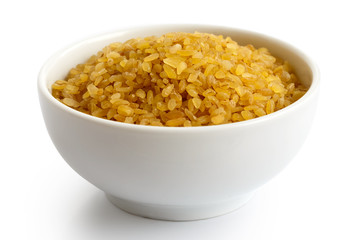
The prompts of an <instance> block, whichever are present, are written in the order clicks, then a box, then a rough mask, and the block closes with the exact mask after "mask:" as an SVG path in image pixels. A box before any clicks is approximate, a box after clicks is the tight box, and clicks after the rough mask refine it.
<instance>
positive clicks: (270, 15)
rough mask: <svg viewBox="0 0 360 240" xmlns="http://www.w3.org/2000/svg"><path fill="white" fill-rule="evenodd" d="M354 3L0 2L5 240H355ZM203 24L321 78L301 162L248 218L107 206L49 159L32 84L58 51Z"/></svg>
mask: <svg viewBox="0 0 360 240" xmlns="http://www.w3.org/2000/svg"><path fill="white" fill-rule="evenodd" d="M356 2H357V1H346V0H343V1H315V0H312V1H305V0H303V1H292V2H291V1H274V0H272V1H227V0H221V1H195V0H192V1H186V0H183V1H170V0H169V1H155V0H152V1H135V0H134V1H130V0H128V1H106V0H103V1H90V0H88V1H76V0H71V1H65V0H62V1H39V0H32V1H1V3H0V24H1V28H0V31H1V33H0V34H1V37H0V43H1V44H0V73H1V75H0V76H1V78H0V98H1V101H0V106H1V109H0V114H1V115H0V116H1V118H0V123H1V124H0V138H1V144H0V148H1V151H0V161H1V162H0V239H29V240H32V239H36V240H43V239H46V240H53V239H54V240H60V239H61V240H63V239H66V240H82V239H86V240H92V239H102V240H107V239H130V240H131V239H140V240H141V239H209V240H211V239H225V240H227V239H256V240H258V239H276V240H283V239H292V240H294V239H295V240H296V239H327V240H328V239H346V240H352V239H357V240H358V239H360V163H359V161H360V154H359V149H360V141H359V135H360V127H359V125H360V118H359V109H360V106H359V103H360V97H359V93H360V74H359V73H360V34H359V32H360V30H359V29H360V28H359V22H360V17H359V7H358V6H356V5H355V4H356ZM153 23H156V24H158V23H204V24H216V25H225V26H232V27H238V28H243V29H248V30H253V31H258V32H262V33H265V34H269V35H272V36H274V37H276V38H280V39H282V40H285V41H287V42H289V43H291V44H293V45H295V46H297V47H298V48H300V49H302V50H303V51H304V52H306V53H307V54H308V55H309V56H310V57H312V58H313V59H314V60H315V62H316V63H317V64H318V66H319V68H320V71H321V96H320V101H319V108H318V112H317V115H316V118H315V122H314V126H313V128H312V131H311V134H310V135H309V137H308V139H307V141H306V143H305V145H304V146H303V148H302V150H301V152H300V153H299V154H298V155H297V156H296V158H295V159H294V160H293V162H292V163H291V164H290V165H289V166H288V167H287V168H286V169H285V171H283V172H282V173H281V174H279V175H278V176H277V177H276V178H275V179H273V180H272V181H271V182H269V183H268V184H267V185H265V186H264V187H263V188H261V189H260V190H259V191H258V193H257V195H256V196H255V197H254V198H253V199H252V200H251V201H250V202H249V203H248V204H247V205H245V206H244V207H243V208H241V209H239V210H237V211H235V212H232V213H230V214H227V215H224V216H221V217H217V218H213V219H208V220H202V221H196V222H178V223H176V222H164V221H155V220H149V219H144V218H140V217H135V216H132V215H129V214H127V213H124V212H122V211H121V210H118V209H117V208H115V207H114V206H113V205H111V204H110V203H109V202H108V201H107V200H106V199H105V197H104V195H103V193H102V192H101V191H100V190H98V189H96V188H95V187H93V186H92V185H90V184H89V183H88V182H86V181H85V180H84V179H82V178H81V177H80V176H78V175H77V174H76V173H75V172H74V171H73V170H72V169H71V168H70V167H69V166H68V165H67V164H66V163H65V161H63V160H62V158H61V157H60V155H59V154H58V153H57V151H56V150H55V148H54V146H53V145H52V143H51V140H50V138H49V136H48V135H47V132H46V129H45V125H44V123H43V120H42V116H41V112H40V108H39V103H38V98H37V90H36V81H37V74H38V72H39V70H40V68H41V66H42V64H43V63H44V62H45V61H46V60H47V58H48V57H50V56H51V55H52V54H53V53H54V52H56V51H57V50H59V49H62V48H63V47H66V46H67V45H69V44H72V43H74V42H77V41H79V40H82V39H84V38H87V37H89V36H93V35H97V34H100V33H104V32H109V31H115V30H119V29H122V28H128V27H131V26H135V25H141V24H153Z"/></svg>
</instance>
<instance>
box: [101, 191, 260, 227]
mask: <svg viewBox="0 0 360 240" xmlns="http://www.w3.org/2000/svg"><path fill="white" fill-rule="evenodd" d="M253 195H254V193H253V192H252V193H248V194H244V195H241V196H240V197H237V198H235V199H231V200H228V201H224V202H220V203H212V204H204V205H181V206H177V205H161V204H149V203H143V202H135V201H129V200H125V199H121V198H118V197H115V196H112V195H109V194H106V196H107V198H108V199H109V201H110V202H111V203H112V204H114V205H115V206H117V207H119V208H120V209H122V210H124V211H125V212H128V213H131V214H134V215H137V216H141V217H146V218H152V219H157V220H167V221H194V220H201V219H206V218H212V217H216V216H220V215H223V214H226V213H229V212H232V211H234V210H236V209H238V208H240V207H241V206H243V205H244V204H245V203H247V202H248V201H249V200H250V199H251V197H252V196H253Z"/></svg>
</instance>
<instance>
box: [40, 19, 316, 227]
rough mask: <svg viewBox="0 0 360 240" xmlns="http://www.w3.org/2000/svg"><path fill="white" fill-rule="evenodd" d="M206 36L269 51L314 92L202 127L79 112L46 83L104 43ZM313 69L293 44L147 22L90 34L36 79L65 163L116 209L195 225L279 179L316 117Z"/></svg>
mask: <svg viewBox="0 0 360 240" xmlns="http://www.w3.org/2000/svg"><path fill="white" fill-rule="evenodd" d="M174 31H185V32H194V31H200V32H208V33H214V34H222V35H224V36H230V37H231V38H232V39H233V40H235V41H237V42H239V43H240V44H248V43H251V44H253V45H254V46H255V47H267V48H268V49H269V50H270V51H271V52H272V54H273V55H276V56H279V57H281V58H283V59H287V60H288V61H289V62H290V64H291V65H292V66H293V67H294V69H295V72H296V73H297V75H298V76H299V78H300V80H301V81H302V82H303V83H304V84H307V85H309V86H310V89H309V91H308V92H307V93H306V94H305V95H304V96H303V97H302V98H301V99H300V100H298V101H297V102H296V103H294V104H292V105H290V106H288V107H286V108H284V109H282V110H280V111H277V112H275V113H272V114H270V115H267V116H264V117H260V118H257V119H252V120H248V121H244V122H239V123H231V124H225V125H218V126H204V127H192V128H183V127H178V128H176V127H153V126H140V125H131V124H125V123H120V122H114V121H109V120H105V119H100V118H96V117H92V116H90V115H86V114H83V113H81V112H78V111H76V110H74V109H71V108H69V107H67V106H65V105H64V104H62V103H60V102H59V101H57V100H56V99H55V98H54V97H52V95H51V93H50V88H51V84H52V83H53V82H54V81H56V80H58V79H62V78H64V77H65V75H66V73H67V71H68V70H69V69H70V68H71V67H73V66H75V65H76V64H78V63H81V62H83V61H85V60H86V59H87V58H88V57H89V56H90V55H92V54H94V53H96V52H97V51H98V50H100V49H102V48H103V47H104V46H106V45H107V44H109V43H111V42H115V41H125V40H127V39H130V38H134V37H144V36H149V35H161V34H164V33H167V32H174ZM318 85H319V73H318V70H317V68H316V66H315V65H314V63H313V62H312V61H311V60H310V59H309V58H308V57H307V56H305V55H304V54H303V53H302V52H300V51H299V50H297V49H296V48H294V47H292V46H290V45H288V44H286V43H284V42H282V41H279V40H276V39H274V38H272V37H268V36H264V35H262V34H258V33H253V32H249V31H243V30H239V29H233V28H227V27H218V26H203V25H200V26H199V25H164V26H147V27H139V28H135V29H128V30H122V31H118V32H114V33H110V34H105V35H102V36H99V37H94V38H91V39H88V40H85V41H82V42H80V43H77V44H75V45H72V46H71V47H69V48H67V49H65V50H63V51H61V52H59V53H57V54H55V55H54V56H53V57H52V58H50V59H49V60H48V61H47V62H46V63H45V65H44V66H43V68H42V69H41V72H40V74H39V79H38V92H39V98H40V104H41V108H42V113H43V117H44V119H45V123H46V126H47V129H48V132H49V134H50V137H51V139H52V141H53V143H54V145H55V146H56V148H57V150H58V151H59V153H60V154H61V155H62V157H63V158H64V159H65V160H66V161H67V163H68V164H69V165H70V166H71V167H72V168H73V169H74V170H75V171H76V172H77V173H78V174H80V175H81V176H82V177H84V178H85V179H87V180H88V181H89V182H90V183H92V184H94V185H95V186H97V187H98V188H99V189H101V190H103V191H104V192H105V193H106V194H107V196H108V198H109V200H110V201H111V202H112V203H114V204H115V205H117V206H118V207H120V208H121V209H123V210H125V211H127V212H130V213H133V214H137V215H140V216H144V217H149V218H155V219H166V220H196V219H204V218H209V217H214V216H217V215H221V214H224V213H227V212H230V211H232V210H234V209H237V208H239V207H240V206H242V205H243V204H244V203H245V202H247V201H248V200H249V199H250V197H251V196H252V195H253V193H254V191H256V189H258V188H259V187H260V186H262V185H263V184H264V183H266V182H267V181H269V180H270V179H271V178H273V177H274V176H275V175H276V174H278V173H279V172H280V171H281V170H282V169H283V168H284V167H285V166H286V165H287V164H288V163H289V162H290V161H291V159H292V158H293V157H294V156H295V154H296V153H297V152H298V151H299V149H300V147H301V146H302V144H303V142H304V140H305V138H306V136H307V134H308V132H309V129H310V126H311V123H312V119H313V116H314V112H315V108H316V102H317V95H318V88H319V87H318Z"/></svg>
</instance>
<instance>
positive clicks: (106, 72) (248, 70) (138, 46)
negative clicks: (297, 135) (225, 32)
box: [52, 32, 307, 127]
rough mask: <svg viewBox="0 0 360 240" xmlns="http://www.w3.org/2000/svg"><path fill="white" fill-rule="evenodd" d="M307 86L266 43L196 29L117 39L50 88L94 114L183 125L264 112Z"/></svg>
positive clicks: (227, 120)
mask: <svg viewBox="0 0 360 240" xmlns="http://www.w3.org/2000/svg"><path fill="white" fill-rule="evenodd" d="M306 90H307V89H306V87H304V86H303V85H301V84H300V82H299V81H298V79H297V77H296V76H295V75H294V73H292V71H291V68H290V66H289V64H288V63H287V62H286V61H283V60H282V59H279V58H276V57H274V56H272V55H271V54H270V53H269V51H268V50H267V49H266V48H259V49H255V48H254V47H253V46H252V45H247V46H239V45H238V44H237V43H236V42H234V41H233V40H231V38H229V37H227V38H224V37H223V36H216V35H213V34H207V33H198V32H195V33H181V32H178V33H168V34H165V35H163V36H161V37H155V36H151V37H146V38H137V39H131V40H128V41H127V42H125V43H120V42H116V43H112V44H110V45H108V46H106V47H105V48H104V49H103V50H102V51H100V52H98V53H97V55H94V56H92V57H90V59H89V60H88V61H87V62H86V63H84V64H79V65H77V66H76V67H75V68H73V69H71V70H70V72H69V73H68V75H67V77H66V78H65V79H64V80H58V81H56V82H55V83H54V84H53V85H52V94H53V96H54V97H55V98H57V99H58V100H59V101H61V102H62V103H64V104H66V105H67V106H69V107H72V108H74V109H76V110H78V111H81V112H84V113H87V114H91V115H93V116H96V117H100V118H105V119H109V120H115V121H119V122H125V123H134V124H141V125H153V126H185V127H190V126H204V125H216V124H225V123H231V122H239V121H243V120H248V119H252V118H256V117H261V116H264V115H266V114H270V113H272V112H274V111H277V110H279V109H282V108H284V107H286V106H288V105H290V104H291V103H293V102H295V101H296V100H298V99H299V98H300V97H302V96H303V95H304V94H305V92H306Z"/></svg>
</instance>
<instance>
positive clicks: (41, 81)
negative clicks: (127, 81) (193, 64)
mask: <svg viewBox="0 0 360 240" xmlns="http://www.w3.org/2000/svg"><path fill="white" fill-rule="evenodd" d="M149 28H153V29H158V30H160V29H161V28H174V29H176V28H201V29H220V28H221V29H222V30H223V31H232V32H238V33H242V34H248V35H253V36H254V37H260V38H264V39H268V40H270V41H272V42H276V43H278V44H281V45H283V46H285V48H287V49H289V50H291V51H292V52H293V53H295V55H297V56H299V57H300V58H301V59H303V60H304V61H305V62H306V64H307V65H308V67H309V68H310V70H311V72H312V82H311V84H310V86H309V89H308V91H307V92H306V93H305V94H304V96H302V97H301V98H300V99H298V100H297V101H296V102H294V103H292V104H290V105H289V106H287V107H285V108H282V109H280V110H278V111H276V112H273V113H271V114H268V115H265V116H261V117H257V118H254V119H249V120H245V121H240V122H234V123H226V124H219V125H208V126H196V127H168V126H149V125H139V124H130V123H124V122H118V121H112V120H108V119H104V118H99V117H95V116H92V115H89V114H86V113H83V112H80V111H78V110H75V109H73V108H71V107H68V106H66V105H65V104H63V103H61V102H60V101H58V100H57V99H56V98H54V97H53V96H52V94H51V92H50V91H49V89H48V88H47V86H46V84H47V81H46V75H47V73H48V71H49V68H51V66H53V64H54V62H55V61H56V59H58V58H59V57H61V56H62V55H64V54H65V53H66V52H68V51H71V50H72V49H76V48H78V47H79V46H81V45H82V44H84V43H89V42H96V41H100V40H101V39H104V38H110V37H111V36H113V35H117V34H120V33H125V32H130V31H134V32H139V31H140V30H141V29H149ZM319 82H320V71H319V68H318V66H317V64H316V63H315V62H314V61H313V60H312V59H311V58H310V57H309V56H308V55H307V54H305V53H304V52H303V51H301V50H299V49H298V48H297V47H295V46H293V45H291V44H289V43H287V42H285V41H283V40H280V39H278V38H275V37H272V36H269V35H266V34H263V33H259V32H255V31H250V30H246V29H242V28H235V27H227V26H221V25H207V24H156V25H142V26H135V27H131V28H121V29H119V30H116V31H111V32H107V33H102V34H97V35H95V36H90V37H88V38H85V39H83V40H80V41H78V42H76V43H73V44H70V45H69V46H67V47H65V48H63V49H61V50H58V51H57V52H55V53H54V54H53V55H52V56H51V57H50V58H48V59H47V60H46V61H45V63H44V64H43V66H42V67H41V69H40V72H39V74H38V80H37V85H38V94H39V95H40V94H41V95H42V96H43V97H44V98H45V99H46V100H47V101H48V102H49V103H50V104H52V105H53V106H55V107H56V108H58V109H60V110H61V111H64V112H67V113H68V114H71V115H73V116H75V117H79V118H81V119H83V120H86V121H90V122H94V123H97V124H102V125H105V126H109V127H116V128H123V129H127V130H131V131H142V132H150V133H152V132H157V133H160V132H164V131H165V132H172V133H179V132H188V131H191V132H201V131H221V130H225V129H228V128H233V127H249V126H253V125H258V124H262V123H263V122H266V121H269V120H271V119H276V118H279V117H281V116H283V115H284V114H286V113H288V112H291V111H295V110H296V109H297V108H299V107H301V105H303V104H304V103H306V102H307V101H310V100H311V99H312V98H313V96H314V95H315V94H316V93H317V91H318V88H319Z"/></svg>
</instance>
